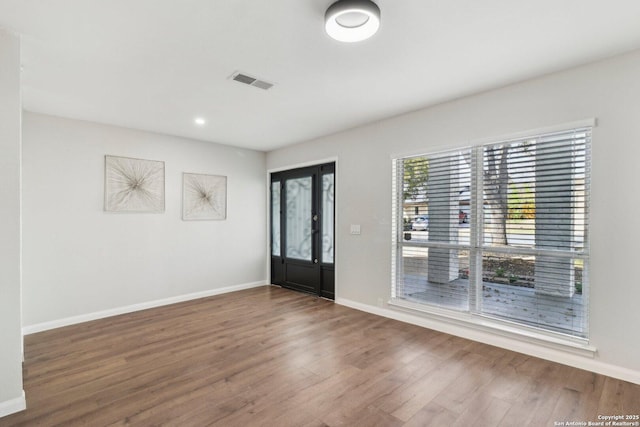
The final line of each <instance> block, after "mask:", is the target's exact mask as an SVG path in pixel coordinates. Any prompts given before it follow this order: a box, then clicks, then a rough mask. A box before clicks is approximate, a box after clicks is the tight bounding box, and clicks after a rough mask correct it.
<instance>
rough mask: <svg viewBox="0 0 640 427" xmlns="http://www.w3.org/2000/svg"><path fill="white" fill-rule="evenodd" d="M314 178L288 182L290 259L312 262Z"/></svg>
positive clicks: (296, 179) (288, 249) (287, 251)
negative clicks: (312, 195) (312, 186)
mask: <svg viewBox="0 0 640 427" xmlns="http://www.w3.org/2000/svg"><path fill="white" fill-rule="evenodd" d="M311 184H312V177H310V176H308V177H303V178H295V179H288V180H286V209H287V227H286V229H287V231H286V232H287V239H286V245H287V246H286V253H287V257H288V258H294V259H300V260H305V261H311V257H312V253H311V252H312V251H311V237H312V236H311V221H312V214H311V203H312V197H311Z"/></svg>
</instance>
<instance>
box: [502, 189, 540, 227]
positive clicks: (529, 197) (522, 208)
mask: <svg viewBox="0 0 640 427" xmlns="http://www.w3.org/2000/svg"><path fill="white" fill-rule="evenodd" d="M507 204H508V208H509V219H533V218H535V217H536V202H535V198H534V190H533V188H532V187H531V185H530V184H527V183H523V184H516V183H513V182H512V183H510V184H509V193H508V195H507Z"/></svg>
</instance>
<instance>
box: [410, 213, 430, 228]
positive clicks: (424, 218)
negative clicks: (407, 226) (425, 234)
mask: <svg viewBox="0 0 640 427" xmlns="http://www.w3.org/2000/svg"><path fill="white" fill-rule="evenodd" d="M411 229H412V230H413V231H427V230H428V229H429V216H428V215H421V216H417V217H416V219H415V220H414V221H413V223H412V224H411Z"/></svg>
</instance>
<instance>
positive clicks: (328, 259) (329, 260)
mask: <svg viewBox="0 0 640 427" xmlns="http://www.w3.org/2000/svg"><path fill="white" fill-rule="evenodd" d="M333 183H334V174H333V173H327V174H324V175H322V262H323V263H326V264H333V234H334V233H333V212H334V206H333V191H334V190H333Z"/></svg>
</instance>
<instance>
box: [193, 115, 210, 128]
mask: <svg viewBox="0 0 640 427" xmlns="http://www.w3.org/2000/svg"><path fill="white" fill-rule="evenodd" d="M193 122H194V123H195V124H196V125H198V126H204V125H205V124H206V123H207V121H206V120H205V119H204V117H196V118H195V119H193Z"/></svg>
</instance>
